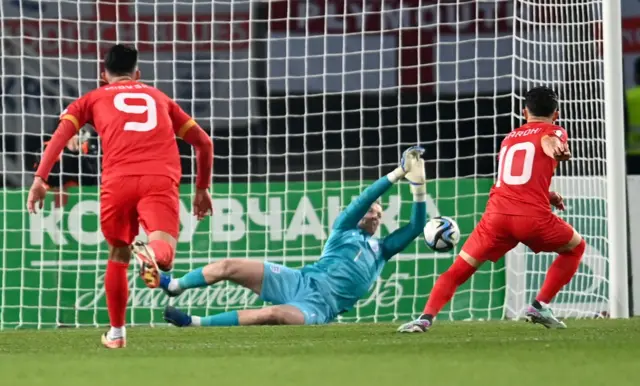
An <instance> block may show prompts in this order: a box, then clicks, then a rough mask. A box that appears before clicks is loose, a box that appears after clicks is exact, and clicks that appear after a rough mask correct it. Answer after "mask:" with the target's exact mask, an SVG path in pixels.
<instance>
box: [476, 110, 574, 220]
mask: <svg viewBox="0 0 640 386" xmlns="http://www.w3.org/2000/svg"><path fill="white" fill-rule="evenodd" d="M545 136H554V137H557V138H559V139H560V140H561V141H562V142H563V143H566V142H567V132H566V131H565V130H564V129H563V128H562V127H560V126H556V125H552V124H549V123H538V122H534V123H528V124H526V125H524V126H522V127H520V128H518V129H516V130H514V131H512V132H511V133H509V135H507V137H506V138H505V139H504V140H503V141H502V145H501V146H500V154H499V156H498V179H497V181H496V183H495V184H494V185H493V188H491V192H490V193H489V202H488V203H487V209H486V211H485V213H500V214H510V215H521V216H530V217H538V216H540V217H543V216H548V215H549V214H550V213H551V204H550V202H549V188H550V186H551V178H552V177H553V174H554V172H555V169H556V167H557V166H558V161H556V160H555V159H554V158H551V157H549V156H548V155H546V154H545V152H544V150H543V149H542V138H543V137H545Z"/></svg>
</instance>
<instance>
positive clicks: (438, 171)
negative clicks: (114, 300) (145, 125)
mask: <svg viewBox="0 0 640 386" xmlns="http://www.w3.org/2000/svg"><path fill="white" fill-rule="evenodd" d="M604 4H607V6H606V7H605V6H603V5H604ZM619 19H620V10H619V4H618V5H617V6H616V5H614V6H613V7H611V6H609V5H608V2H603V1H602V0H575V1H572V2H565V1H560V0H558V1H552V2H537V1H528V0H518V1H511V0H504V1H502V0H495V1H493V0H492V1H486V0H474V1H465V2H461V1H450V0H385V1H382V0H374V1H361V0H347V1H342V0H282V1H249V0H195V1H189V2H186V1H173V0H158V1H155V2H149V1H138V0H129V1H119V2H114V1H102V0H93V1H83V2H77V1H71V0H62V1H56V2H54V1H40V2H35V1H21V2H2V3H0V28H1V31H2V38H1V40H2V48H3V55H2V58H0V67H1V76H0V80H1V81H2V91H3V92H2V96H3V104H2V115H1V119H2V127H3V130H2V132H1V133H0V146H1V152H0V153H1V155H0V180H1V182H2V187H1V188H0V223H1V224H2V229H0V329H8V328H16V327H29V328H32V327H33V328H46V327H60V326H70V327H81V326H98V325H104V324H106V323H107V322H108V318H107V311H106V302H105V297H104V289H103V284H104V283H103V280H104V269H105V267H106V252H107V246H106V244H105V243H104V240H103V237H102V235H101V233H100V229H99V219H98V213H99V188H98V186H97V185H96V181H97V179H98V178H99V176H100V173H99V170H100V154H101V153H100V147H99V144H98V143H97V142H96V140H95V138H94V137H91V139H90V141H89V145H90V146H89V147H90V151H89V152H88V154H83V155H80V156H76V155H73V154H71V153H70V152H68V151H67V154H66V155H65V156H63V158H62V159H61V164H60V167H61V170H62V172H63V173H64V176H65V177H64V179H63V181H62V182H71V183H72V184H71V185H73V182H74V178H77V175H78V172H80V174H81V175H82V176H83V177H86V178H84V179H82V180H80V181H79V182H80V183H79V186H75V187H73V186H72V187H67V188H65V189H64V193H54V192H52V194H50V195H49V198H48V201H47V202H46V205H45V210H44V212H43V213H41V214H39V215H35V216H31V215H28V214H27V213H26V210H25V205H24V204H25V203H24V201H25V198H26V189H27V188H28V186H29V184H30V183H31V180H32V175H33V168H32V165H33V163H34V162H35V161H37V157H38V155H39V154H40V152H41V149H42V144H43V142H44V141H46V139H47V135H48V133H47V132H50V131H51V130H53V128H54V127H55V125H56V121H57V117H58V114H59V112H60V111H62V110H63V109H64V108H65V107H66V106H67V105H68V104H69V103H70V102H71V101H72V100H73V99H74V98H76V97H78V96H79V95H81V94H83V93H85V92H87V91H89V90H91V89H92V88H94V87H96V85H97V79H98V76H99V74H100V71H101V60H102V53H103V52H104V50H105V49H106V48H107V47H108V46H109V45H110V44H113V43H116V42H122V43H128V44H135V45H136V46H137V47H138V49H139V51H140V58H139V65H140V69H141V71H142V76H143V79H145V80H146V81H147V82H148V83H150V84H152V85H154V86H156V87H158V88H159V89H161V90H163V91H164V92H165V93H167V94H168V95H169V96H171V97H173V98H174V99H175V100H176V101H177V102H178V103H179V104H180V105H181V106H182V107H183V109H185V111H186V112H188V113H189V114H191V115H192V116H193V117H194V118H195V119H196V120H197V121H198V123H199V124H200V125H201V126H202V127H204V128H205V129H206V130H207V131H208V132H209V133H210V135H211V136H212V139H213V141H214V145H215V159H214V184H213V187H212V194H213V199H214V207H215V208H216V209H215V213H214V215H213V217H212V218H210V219H207V220H205V221H203V222H200V223H198V222H196V221H195V219H194V218H193V217H192V216H190V212H191V201H190V200H191V195H192V194H193V183H194V179H195V169H194V168H195V156H194V154H193V152H192V150H191V149H190V148H189V147H188V146H186V145H185V144H183V143H181V144H180V150H181V154H182V166H183V172H184V178H183V181H182V184H181V187H180V189H181V200H180V221H181V225H180V235H179V240H178V247H177V254H176V264H175V270H174V273H175V274H176V275H182V274H184V273H186V272H187V271H189V270H191V269H193V268H196V267H199V266H202V265H204V264H207V263H208V262H212V261H215V260H217V259H221V258H227V257H234V258H247V259H255V260H260V261H264V260H268V261H272V262H276V263H281V264H285V265H287V266H290V267H294V268H297V267H300V266H302V265H305V264H309V263H313V262H314V261H316V260H317V259H318V257H319V256H320V253H321V250H322V246H323V244H324V242H325V241H326V239H327V237H328V235H329V233H330V230H331V225H332V224H333V221H334V220H335V219H336V217H337V216H338V214H339V212H340V210H341V209H342V208H344V207H345V206H346V205H347V204H348V203H349V202H350V201H351V200H352V199H353V198H354V197H356V196H357V195H358V194H359V193H360V192H361V191H362V190H363V189H364V188H365V187H366V186H368V185H369V184H370V183H371V182H373V181H374V180H375V179H376V178H378V177H380V176H382V175H384V174H386V173H387V172H388V171H389V170H391V169H392V168H393V167H395V166H396V165H397V162H398V159H399V156H400V154H401V152H402V151H403V150H404V149H405V148H406V147H409V146H412V145H415V144H421V145H423V146H424V147H425V148H426V153H425V157H426V159H427V175H428V179H429V182H428V199H427V210H428V215H429V216H430V217H434V216H437V215H446V216H450V217H453V218H455V219H456V221H457V222H458V224H459V225H460V228H461V232H462V237H463V241H464V240H465V239H466V238H467V237H468V236H469V234H470V233H471V231H472V229H473V227H474V225H475V224H476V223H477V222H478V221H479V219H480V217H481V215H482V213H483V211H484V207H485V204H486V201H487V199H488V194H489V189H490V188H491V186H492V184H493V180H494V178H495V175H496V172H497V158H496V157H497V153H498V149H499V144H500V140H501V139H502V138H503V137H504V135H506V134H507V133H508V132H509V131H510V130H512V129H513V128H514V127H515V126H517V125H519V124H520V123H521V122H522V118H523V117H522V115H521V110H522V108H523V95H524V92H525V91H526V90H527V89H528V88H530V87H533V86H537V85H549V86H552V87H554V88H555V89H556V90H557V91H558V93H559V95H560V100H561V101H560V104H561V110H562V112H561V113H562V115H561V124H562V125H563V126H564V127H565V128H566V129H567V131H568V133H569V137H570V146H571V148H572V152H573V155H574V157H573V159H572V160H571V161H569V162H567V163H566V164H564V165H562V166H561V167H559V168H558V177H557V178H555V180H554V186H553V188H554V189H557V190H558V191H559V192H560V193H562V194H563V195H564V196H565V198H566V200H567V206H568V210H567V211H566V212H564V213H559V215H561V216H562V217H563V218H565V219H566V220H567V221H568V222H569V223H571V224H572V225H573V226H574V227H575V228H576V229H577V230H578V231H579V232H580V233H581V234H582V235H583V236H584V238H585V240H586V241H587V243H588V247H587V252H586V254H585V259H584V260H583V263H582V265H581V268H580V270H579V272H578V274H577V276H576V278H575V279H574V280H573V281H572V282H571V283H570V284H569V285H568V286H567V287H566V288H565V289H564V290H563V291H562V292H561V293H560V294H559V296H558V298H557V299H556V301H555V302H554V304H553V307H554V308H556V309H558V310H559V313H560V315H562V316H568V317H593V316H594V315H601V314H602V313H603V312H606V313H610V314H611V315H612V316H614V317H627V316H628V305H627V302H628V286H627V284H626V283H627V259H626V256H627V252H626V245H627V244H626V237H627V236H626V215H625V213H626V210H625V191H624V186H625V183H624V182H625V181H624V159H623V158H622V157H623V155H624V149H623V142H624V141H623V139H622V136H621V135H622V132H621V131H620V128H621V127H623V123H624V122H622V117H623V113H622V111H621V109H622V105H623V103H622V100H621V98H622V85H621V80H620V74H621V73H622V72H621V70H620V63H621V60H620V55H621V53H620V50H619V49H618V48H616V47H619V46H620V44H619V42H620V31H618V30H617V29H616V26H618V25H619ZM618 29H619V28H618ZM603 50H604V54H603ZM86 129H87V130H88V132H90V131H91V128H90V127H87V128H86ZM411 202H412V197H411V194H410V192H409V188H408V186H407V185H406V184H404V183H399V184H397V185H396V186H394V187H393V188H392V189H391V190H390V191H389V193H388V194H386V195H385V196H383V197H382V203H383V207H384V215H383V224H382V226H381V230H380V233H379V236H385V235H387V234H389V233H390V232H392V231H393V230H395V229H397V228H398V227H400V226H402V225H404V224H406V223H407V222H408V220H409V217H410V212H411ZM141 237H142V238H143V236H141ZM461 245H462V244H460V245H459V246H458V247H457V248H456V250H455V251H452V252H450V253H433V252H432V251H431V250H429V249H428V248H427V247H426V245H425V244H424V242H422V240H421V239H418V240H416V241H415V242H413V243H411V244H410V245H409V246H408V248H407V249H405V250H404V251H403V252H402V253H400V254H399V255H398V256H397V257H396V258H395V259H394V260H393V261H391V262H389V263H388V264H387V265H386V267H385V269H384V270H383V272H382V276H381V278H380V279H379V280H378V281H377V282H376V283H375V284H374V285H373V287H372V288H371V290H370V291H369V293H368V294H367V295H366V296H365V297H364V298H363V299H362V300H361V302H360V303H358V305H357V306H356V307H355V309H354V310H352V311H351V312H349V313H347V314H344V315H341V316H340V317H339V321H340V322H390V321H394V322H395V321H404V320H408V319H410V318H412V317H415V316H416V315H418V314H420V313H421V311H422V309H423V307H424V304H425V301H426V299H427V296H428V295H429V292H430V290H431V287H432V285H433V283H434V282H435V280H436V278H437V277H438V275H440V274H441V273H442V272H444V270H446V269H447V268H448V266H449V265H450V264H451V263H452V261H453V259H454V258H455V256H456V253H458V252H459V250H460V247H461ZM553 257H554V256H553V255H551V254H541V255H534V254H532V253H531V252H530V251H528V250H527V249H526V248H524V247H522V246H519V247H518V248H516V249H515V250H513V251H512V252H510V253H509V254H508V256H506V258H505V259H502V260H500V261H499V262H497V263H496V264H485V265H484V266H483V267H482V268H481V269H480V270H479V272H478V273H477V274H476V275H474V277H473V278H472V279H471V280H470V281H469V282H468V283H466V284H465V285H463V286H462V287H461V288H460V289H459V291H458V292H457V293H456V295H455V297H454V299H453V301H452V302H451V304H450V305H448V306H447V307H446V308H445V309H444V311H443V312H442V313H441V314H440V315H439V318H440V319H450V320H486V319H503V318H519V317H521V316H522V315H523V310H524V309H525V307H526V305H527V304H528V303H529V302H530V301H531V299H532V297H533V296H535V292H536V291H537V290H538V288H539V286H540V284H541V280H542V279H543V278H544V274H545V272H546V270H547V268H548V266H549V264H550V262H551V261H552V258H553ZM129 282H130V299H129V310H130V311H129V314H128V315H127V320H128V322H129V323H131V324H135V325H157V324H164V321H163V320H162V310H163V308H164V306H165V305H167V304H169V299H167V298H166V297H165V296H164V295H163V294H162V292H161V291H152V290H149V289H147V288H146V287H144V285H143V284H142V282H141V281H140V280H139V279H137V278H136V275H135V273H134V270H133V269H131V270H130V272H129ZM171 302H173V303H172V304H175V305H176V306H178V307H181V308H183V309H185V310H187V311H190V312H194V313H196V314H205V313H208V314H211V313H217V312H221V311H226V310H231V309H246V308H253V307H260V306H262V305H263V304H264V303H263V302H262V301H261V300H260V299H259V297H258V296H257V295H255V294H253V293H251V292H250V291H249V290H245V289H242V288H239V287H237V286H235V285H233V284H229V283H221V284H217V285H215V286H212V287H209V288H203V289H197V290H191V291H189V292H188V293H186V294H184V295H182V296H180V297H179V298H177V299H175V300H171Z"/></svg>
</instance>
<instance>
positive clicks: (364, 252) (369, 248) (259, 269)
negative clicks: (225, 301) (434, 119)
mask: <svg viewBox="0 0 640 386" xmlns="http://www.w3.org/2000/svg"><path fill="white" fill-rule="evenodd" d="M423 152H424V150H423V149H422V148H421V147H418V146H414V147H411V148H409V149H407V150H406V151H405V152H404V153H403V154H402V160H401V163H400V166H399V167H398V168H396V169H395V170H393V171H392V172H391V173H389V174H388V175H386V176H384V177H382V178H380V179H379V180H377V181H376V182H375V183H373V184H372V185H371V186H369V187H368V188H367V189H365V190H364V191H363V192H362V194H361V195H360V197H358V198H357V199H356V200H354V201H353V202H352V203H351V204H350V205H349V206H348V207H347V208H346V209H345V210H344V211H343V212H342V213H341V214H340V215H339V216H338V218H337V219H336V221H335V223H334V224H333V229H332V232H331V234H330V236H329V239H328V240H327V243H326V245H325V246H324V249H323V251H322V256H321V257H320V259H319V260H318V261H317V262H316V263H313V264H309V265H306V266H304V267H303V268H301V269H291V268H287V267H285V266H282V265H277V264H272V263H268V262H262V261H255V260H248V259H224V260H220V261H217V262H214V263H211V264H209V265H207V266H206V267H204V268H199V269H196V270H194V271H191V272H189V273H187V274H186V275H185V276H183V277H181V278H180V279H173V278H171V277H170V276H168V275H163V276H161V278H160V286H161V287H162V289H163V290H164V291H165V292H166V293H167V294H168V295H169V296H177V295H180V294H181V293H182V292H184V291H185V290H187V289H189V288H198V287H205V286H209V285H211V284H214V283H217V282H220V281H222V280H230V281H232V282H235V283H237V284H239V285H241V286H243V287H246V288H248V289H250V290H252V291H253V292H255V293H256V294H258V295H260V298H261V299H263V300H265V301H267V302H270V303H272V304H273V306H269V307H264V308H262V309H252V310H241V311H229V312H223V313H220V314H216V315H211V316H204V317H198V316H191V315H188V314H186V313H184V312H182V311H180V310H178V309H176V308H174V307H171V306H169V307H167V308H166V309H165V312H164V318H165V320H166V321H167V322H169V323H171V324H173V325H176V326H178V327H186V326H237V325H255V324H326V323H329V322H331V321H332V320H334V319H335V318H336V317H337V316H338V315H339V314H341V313H343V312H347V311H349V310H350V309H352V308H353V306H354V305H355V304H356V302H357V301H358V300H359V299H360V298H361V297H362V296H364V295H365V294H366V293H367V292H368V291H369V288H371V285H372V284H373V283H374V282H375V281H376V279H377V278H378V276H379V275H380V272H381V271H382V268H383V266H384V264H385V263H386V262H387V261H388V260H389V259H391V258H392V257H393V256H394V255H396V254H397V253H398V252H400V251H402V250H403V249H404V248H406V247H407V245H409V243H411V242H412V241H413V240H414V239H415V238H416V237H417V236H419V235H420V234H421V233H422V231H423V229H424V226H425V224H426V222H427V211H426V203H425V201H426V195H427V192H426V185H425V183H426V177H425V170H424V160H423V159H422V158H420V156H421V155H422V153H423ZM402 178H405V179H407V180H408V181H409V182H410V187H411V190H412V192H413V199H414V202H413V207H412V209H411V221H410V223H409V224H407V225H405V226H403V227H401V228H399V229H397V230H396V231H394V232H393V233H391V234H390V235H388V236H387V237H385V238H383V239H376V238H374V237H372V236H373V234H374V233H375V232H376V230H377V229H378V226H380V221H381V216H382V207H381V206H380V204H379V202H378V201H377V200H378V198H379V197H380V196H382V195H383V194H384V193H385V192H386V191H387V190H389V188H391V186H392V185H393V184H394V183H395V182H397V181H398V180H400V179H402Z"/></svg>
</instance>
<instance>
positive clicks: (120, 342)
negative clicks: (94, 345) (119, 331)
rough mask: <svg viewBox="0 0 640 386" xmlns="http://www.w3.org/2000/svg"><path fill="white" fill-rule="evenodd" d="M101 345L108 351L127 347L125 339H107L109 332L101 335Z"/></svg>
mask: <svg viewBox="0 0 640 386" xmlns="http://www.w3.org/2000/svg"><path fill="white" fill-rule="evenodd" d="M101 340H102V345H103V346H104V347H106V348H108V349H114V348H125V347H127V339H126V338H125V337H120V338H115V339H111V338H109V332H108V331H107V332H105V333H104V334H102V339H101Z"/></svg>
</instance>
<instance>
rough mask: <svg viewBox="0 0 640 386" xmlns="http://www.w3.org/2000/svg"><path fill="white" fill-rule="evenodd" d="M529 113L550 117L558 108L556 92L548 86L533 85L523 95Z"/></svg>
mask: <svg viewBox="0 0 640 386" xmlns="http://www.w3.org/2000/svg"><path fill="white" fill-rule="evenodd" d="M524 100H525V102H524V103H525V106H526V107H527V110H529V114H531V115H533V116H535V117H551V116H552V115H553V113H555V112H556V111H557V110H558V94H556V92H555V91H553V89H551V88H549V87H544V86H543V87H534V88H532V89H531V90H529V91H528V92H527V94H526V95H525V97H524Z"/></svg>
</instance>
